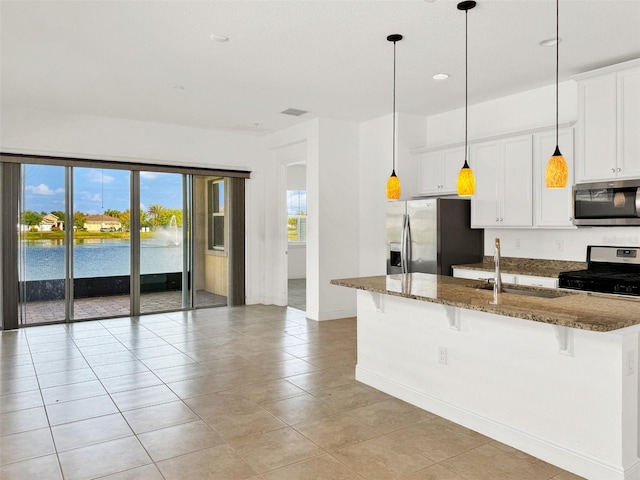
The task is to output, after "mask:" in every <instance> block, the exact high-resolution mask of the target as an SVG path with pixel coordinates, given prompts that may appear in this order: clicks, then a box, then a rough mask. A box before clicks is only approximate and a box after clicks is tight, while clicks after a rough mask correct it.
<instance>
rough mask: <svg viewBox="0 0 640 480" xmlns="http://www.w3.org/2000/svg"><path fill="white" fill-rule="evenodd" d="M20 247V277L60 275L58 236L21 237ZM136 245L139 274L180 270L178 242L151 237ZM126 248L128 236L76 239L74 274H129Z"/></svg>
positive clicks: (61, 261) (61, 258) (61, 255)
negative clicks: (22, 259)
mask: <svg viewBox="0 0 640 480" xmlns="http://www.w3.org/2000/svg"><path fill="white" fill-rule="evenodd" d="M23 247H24V249H23V251H24V253H25V255H24V265H21V268H20V271H21V278H20V279H21V280H54V279H58V278H63V277H64V271H65V270H64V244H63V242H62V241H61V240H25V241H23ZM140 247H141V248H140V273H141V274H143V275H144V274H148V273H167V272H181V271H182V245H180V244H178V245H176V244H175V243H170V242H158V241H157V240H156V239H151V240H143V241H141V244H140ZM130 250H131V249H130V244H129V241H128V240H120V239H83V240H76V241H75V242H74V246H73V253H74V259H73V262H74V277H75V278H87V277H111V276H116V275H129V273H130ZM25 273H26V278H24V275H25Z"/></svg>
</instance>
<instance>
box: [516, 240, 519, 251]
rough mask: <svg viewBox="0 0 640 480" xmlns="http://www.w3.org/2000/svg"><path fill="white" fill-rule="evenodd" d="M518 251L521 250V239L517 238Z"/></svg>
mask: <svg viewBox="0 0 640 480" xmlns="http://www.w3.org/2000/svg"><path fill="white" fill-rule="evenodd" d="M516 250H520V239H519V238H516Z"/></svg>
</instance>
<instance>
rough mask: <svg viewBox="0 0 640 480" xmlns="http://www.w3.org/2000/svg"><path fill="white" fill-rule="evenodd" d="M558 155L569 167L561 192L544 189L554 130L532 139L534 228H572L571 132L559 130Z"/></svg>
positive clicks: (572, 162) (541, 133) (536, 135)
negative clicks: (560, 154) (564, 185)
mask: <svg viewBox="0 0 640 480" xmlns="http://www.w3.org/2000/svg"><path fill="white" fill-rule="evenodd" d="M558 144H559V146H560V152H561V153H562V155H563V156H564V158H565V160H566V161H567V165H568V166H569V179H568V180H567V186H566V187H565V188H547V187H546V185H545V183H544V174H545V170H546V168H547V163H548V162H549V158H550V157H551V155H553V152H554V150H555V148H556V131H555V129H553V130H550V131H548V132H538V133H535V134H534V135H533V158H534V161H533V184H534V189H533V196H534V202H533V205H534V225H535V226H536V227H543V228H546V227H554V228H556V227H564V228H576V227H575V226H574V225H573V219H572V215H573V204H572V200H573V197H572V195H573V193H572V189H571V186H572V185H573V176H574V175H573V174H574V171H575V168H574V161H573V128H563V129H561V130H560V131H559V132H558Z"/></svg>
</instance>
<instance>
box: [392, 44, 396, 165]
mask: <svg viewBox="0 0 640 480" xmlns="http://www.w3.org/2000/svg"><path fill="white" fill-rule="evenodd" d="M391 155H392V158H393V171H394V172H395V171H396V42H395V41H394V42H393V152H392V154H391Z"/></svg>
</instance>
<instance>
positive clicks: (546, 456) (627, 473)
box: [356, 366, 640, 480]
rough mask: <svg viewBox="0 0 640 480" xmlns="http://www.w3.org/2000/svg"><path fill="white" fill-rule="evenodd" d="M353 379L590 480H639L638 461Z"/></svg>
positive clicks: (372, 376)
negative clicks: (614, 459) (621, 460)
mask: <svg viewBox="0 0 640 480" xmlns="http://www.w3.org/2000/svg"><path fill="white" fill-rule="evenodd" d="M356 380H358V381H359V382H362V383H364V384H366V385H369V386H371V387H373V388H376V389H378V390H380V391H382V392H385V393H387V394H389V395H391V396H393V397H396V398H399V399H401V400H404V401H405V402H407V403H410V404H412V405H415V406H417V407H420V408H422V409H424V410H427V411H429V412H432V413H434V414H436V415H438V416H440V417H443V418H446V419H447V420H451V421H452V422H455V423H457V424H460V425H462V426H464V427H467V428H470V429H471V430H475V431H476V432H479V433H481V434H483V435H486V436H487V437H490V438H493V439H494V440H497V441H499V442H502V443H504V444H507V445H510V446H512V447H514V448H517V449H518V450H522V451H523V452H525V453H528V454H529V455H533V456H534V457H537V458H539V459H541V460H544V461H546V462H548V463H550V464H552V465H555V466H557V467H559V468H562V469H564V470H568V471H570V472H572V473H574V474H576V475H579V476H582V477H585V478H588V479H590V480H640V461H639V462H636V463H634V464H633V465H631V466H629V467H627V468H622V467H621V466H618V465H613V464H609V463H606V462H603V461H602V460H600V459H598V458H595V457H592V456H589V455H586V454H584V453H583V452H579V451H575V450H571V449H567V448H566V447H564V446H561V445H558V444H555V443H554V442H551V441H549V440H546V439H544V438H539V437H536V436H534V435H530V434H528V433H526V432H522V431H519V430H515V429H514V428H512V427H509V426H507V425H504V424H501V423H498V422H495V421H494V420H491V419H488V418H485V417H481V416H479V415H478V414H476V413H473V412H470V411H467V410H465V409H462V408H459V407H457V406H456V405H453V404H451V403H448V402H445V401H442V400H440V399H438V398H435V397H432V396H430V395H428V394H426V393H424V392H420V391H417V390H414V389H412V388H409V387H407V386H405V385H401V384H399V383H397V382H394V381H393V380H390V379H388V378H385V377H382V376H380V375H378V374H376V373H374V372H371V371H369V370H366V369H365V368H362V367H360V366H356Z"/></svg>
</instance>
